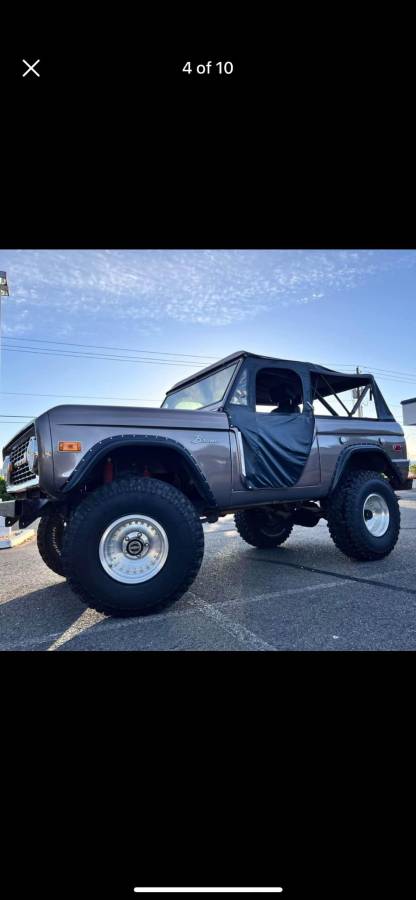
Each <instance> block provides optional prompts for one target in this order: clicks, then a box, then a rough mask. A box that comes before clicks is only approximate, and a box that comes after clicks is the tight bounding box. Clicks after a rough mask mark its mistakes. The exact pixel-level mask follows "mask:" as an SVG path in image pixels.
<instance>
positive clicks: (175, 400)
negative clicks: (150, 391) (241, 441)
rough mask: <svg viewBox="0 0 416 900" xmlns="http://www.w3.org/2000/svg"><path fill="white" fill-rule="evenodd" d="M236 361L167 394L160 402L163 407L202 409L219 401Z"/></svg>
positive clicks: (234, 368) (233, 370)
mask: <svg viewBox="0 0 416 900" xmlns="http://www.w3.org/2000/svg"><path fill="white" fill-rule="evenodd" d="M236 367H237V363H235V365H233V366H227V367H226V368H225V369H219V371H218V372H214V373H213V375H207V376H206V377H205V378H201V379H200V381H195V382H194V383H193V384H190V385H188V386H186V387H183V388H182V389H181V390H179V391H175V392H174V393H172V394H168V396H167V397H166V398H165V400H164V401H163V403H162V407H163V408H164V409H202V408H203V407H204V406H210V405H211V404H213V403H219V402H220V400H222V398H223V397H224V394H225V392H226V390H227V387H228V385H229V383H230V381H231V378H232V376H233V375H234V372H235V370H236Z"/></svg>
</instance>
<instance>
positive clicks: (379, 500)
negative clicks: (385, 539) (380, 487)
mask: <svg viewBox="0 0 416 900" xmlns="http://www.w3.org/2000/svg"><path fill="white" fill-rule="evenodd" d="M363 518H364V522H365V525H366V528H368V531H369V532H370V534H372V535H373V537H382V536H383V534H385V533H386V531H387V529H388V527H389V523H390V513H389V508H388V506H387V503H386V501H385V499H384V497H382V496H381V494H369V495H368V497H367V499H366V501H365V503H364V507H363Z"/></svg>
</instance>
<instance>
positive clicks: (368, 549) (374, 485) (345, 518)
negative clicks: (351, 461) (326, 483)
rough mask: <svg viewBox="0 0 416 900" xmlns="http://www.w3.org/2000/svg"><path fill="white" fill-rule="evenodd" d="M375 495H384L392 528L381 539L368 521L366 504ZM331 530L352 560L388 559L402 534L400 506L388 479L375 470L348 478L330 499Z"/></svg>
mask: <svg viewBox="0 0 416 900" xmlns="http://www.w3.org/2000/svg"><path fill="white" fill-rule="evenodd" d="M371 493H376V494H379V495H381V496H382V497H383V498H384V500H385V501H386V503H387V505H388V509H389V514H390V520H389V525H388V528H387V531H386V533H385V534H383V535H382V536H381V537H374V535H372V534H370V532H369V531H368V529H367V527H366V525H365V522H364V517H363V508H364V503H365V500H366V498H367V497H368V496H369V494H371ZM328 528H329V533H330V535H331V537H332V540H333V542H334V544H335V546H336V547H338V550H341V551H342V552H343V553H345V555H346V556H350V557H351V558H352V559H358V560H375V559H382V558H383V557H384V556H388V554H389V553H391V551H392V550H393V548H394V547H395V545H396V543H397V540H398V537H399V532H400V507H399V503H398V500H397V497H396V495H395V493H394V491H393V488H392V487H391V485H390V483H389V482H388V480H387V479H386V478H383V476H382V475H379V473H378V472H372V471H358V472H351V473H350V474H349V475H347V476H346V477H345V479H343V481H342V482H341V484H340V485H339V487H337V488H336V490H335V492H334V494H333V496H332V497H330V498H329V502H328Z"/></svg>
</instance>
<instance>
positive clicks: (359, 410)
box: [355, 366, 363, 419]
mask: <svg viewBox="0 0 416 900" xmlns="http://www.w3.org/2000/svg"><path fill="white" fill-rule="evenodd" d="M355 371H356V372H357V375H360V374H361V373H360V367H359V366H357V367H356V370H355ZM360 397H361V391H360V388H359V387H357V400H358V399H359V398H360ZM357 413H358V418H359V419H362V417H363V408H362V406H361V403H359V404H358V410H357Z"/></svg>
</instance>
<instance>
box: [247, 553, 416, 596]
mask: <svg viewBox="0 0 416 900" xmlns="http://www.w3.org/2000/svg"><path fill="white" fill-rule="evenodd" d="M255 562H262V563H272V564H273V565H275V566H289V567H290V568H291V569H303V571H304V572H316V574H317V575H331V576H332V577H333V578H339V579H341V580H345V581H356V582H358V583H359V584H372V585H375V586H376V587H381V588H385V589H389V590H391V591H399V592H400V593H402V594H415V595H416V590H415V589H414V588H407V587H400V586H399V585H398V584H390V583H387V584H383V583H382V582H381V581H376V580H375V579H373V578H358V576H356V575H346V574H345V573H342V574H341V573H340V572H330V571H329V570H328V569H316V568H315V566H302V565H301V564H300V563H291V562H284V561H283V560H280V559H265V558H264V557H256V558H255ZM381 577H382V576H380V578H381Z"/></svg>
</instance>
